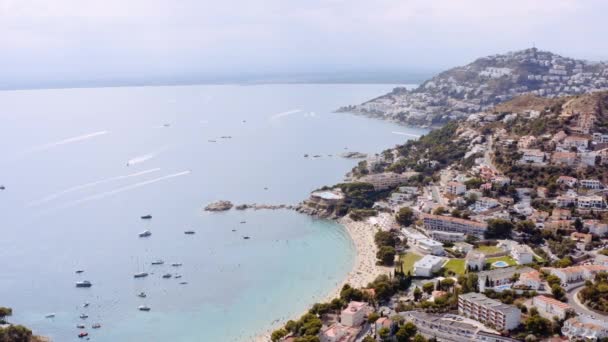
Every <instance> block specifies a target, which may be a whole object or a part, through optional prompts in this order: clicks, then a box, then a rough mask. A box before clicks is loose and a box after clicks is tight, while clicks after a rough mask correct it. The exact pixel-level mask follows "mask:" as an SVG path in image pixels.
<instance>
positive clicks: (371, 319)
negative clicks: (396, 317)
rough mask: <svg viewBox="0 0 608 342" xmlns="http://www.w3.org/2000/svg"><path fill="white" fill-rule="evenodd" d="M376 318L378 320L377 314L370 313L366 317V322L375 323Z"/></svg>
mask: <svg viewBox="0 0 608 342" xmlns="http://www.w3.org/2000/svg"><path fill="white" fill-rule="evenodd" d="M378 318H380V315H379V314H378V313H377V312H372V313H370V314H369V315H367V322H368V323H375V322H376V321H377V320H378Z"/></svg>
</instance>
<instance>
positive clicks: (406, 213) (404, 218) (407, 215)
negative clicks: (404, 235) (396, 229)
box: [395, 207, 414, 226]
mask: <svg viewBox="0 0 608 342" xmlns="http://www.w3.org/2000/svg"><path fill="white" fill-rule="evenodd" d="M413 218H414V211H413V210H412V209H411V208H409V207H403V208H401V209H399V212H397V215H395V219H396V220H397V222H399V223H400V224H402V225H404V226H409V225H411V224H412V222H413Z"/></svg>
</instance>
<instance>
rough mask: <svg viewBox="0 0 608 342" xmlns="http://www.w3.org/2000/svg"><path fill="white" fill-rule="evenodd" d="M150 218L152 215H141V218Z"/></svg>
mask: <svg viewBox="0 0 608 342" xmlns="http://www.w3.org/2000/svg"><path fill="white" fill-rule="evenodd" d="M151 218H152V215H144V216H142V217H141V219H142V220H149V219H151Z"/></svg>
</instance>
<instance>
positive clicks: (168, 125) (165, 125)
mask: <svg viewBox="0 0 608 342" xmlns="http://www.w3.org/2000/svg"><path fill="white" fill-rule="evenodd" d="M170 126H171V124H170V123H166V124H163V127H170Z"/></svg>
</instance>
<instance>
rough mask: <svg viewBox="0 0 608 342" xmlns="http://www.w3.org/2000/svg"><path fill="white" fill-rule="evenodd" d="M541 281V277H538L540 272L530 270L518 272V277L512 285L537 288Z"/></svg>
mask: <svg viewBox="0 0 608 342" xmlns="http://www.w3.org/2000/svg"><path fill="white" fill-rule="evenodd" d="M541 283H542V279H540V272H538V271H537V270H532V271H529V272H523V273H520V274H519V279H518V280H517V281H516V282H515V284H513V287H516V288H524V289H534V290H537V289H539V288H540V285H541Z"/></svg>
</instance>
